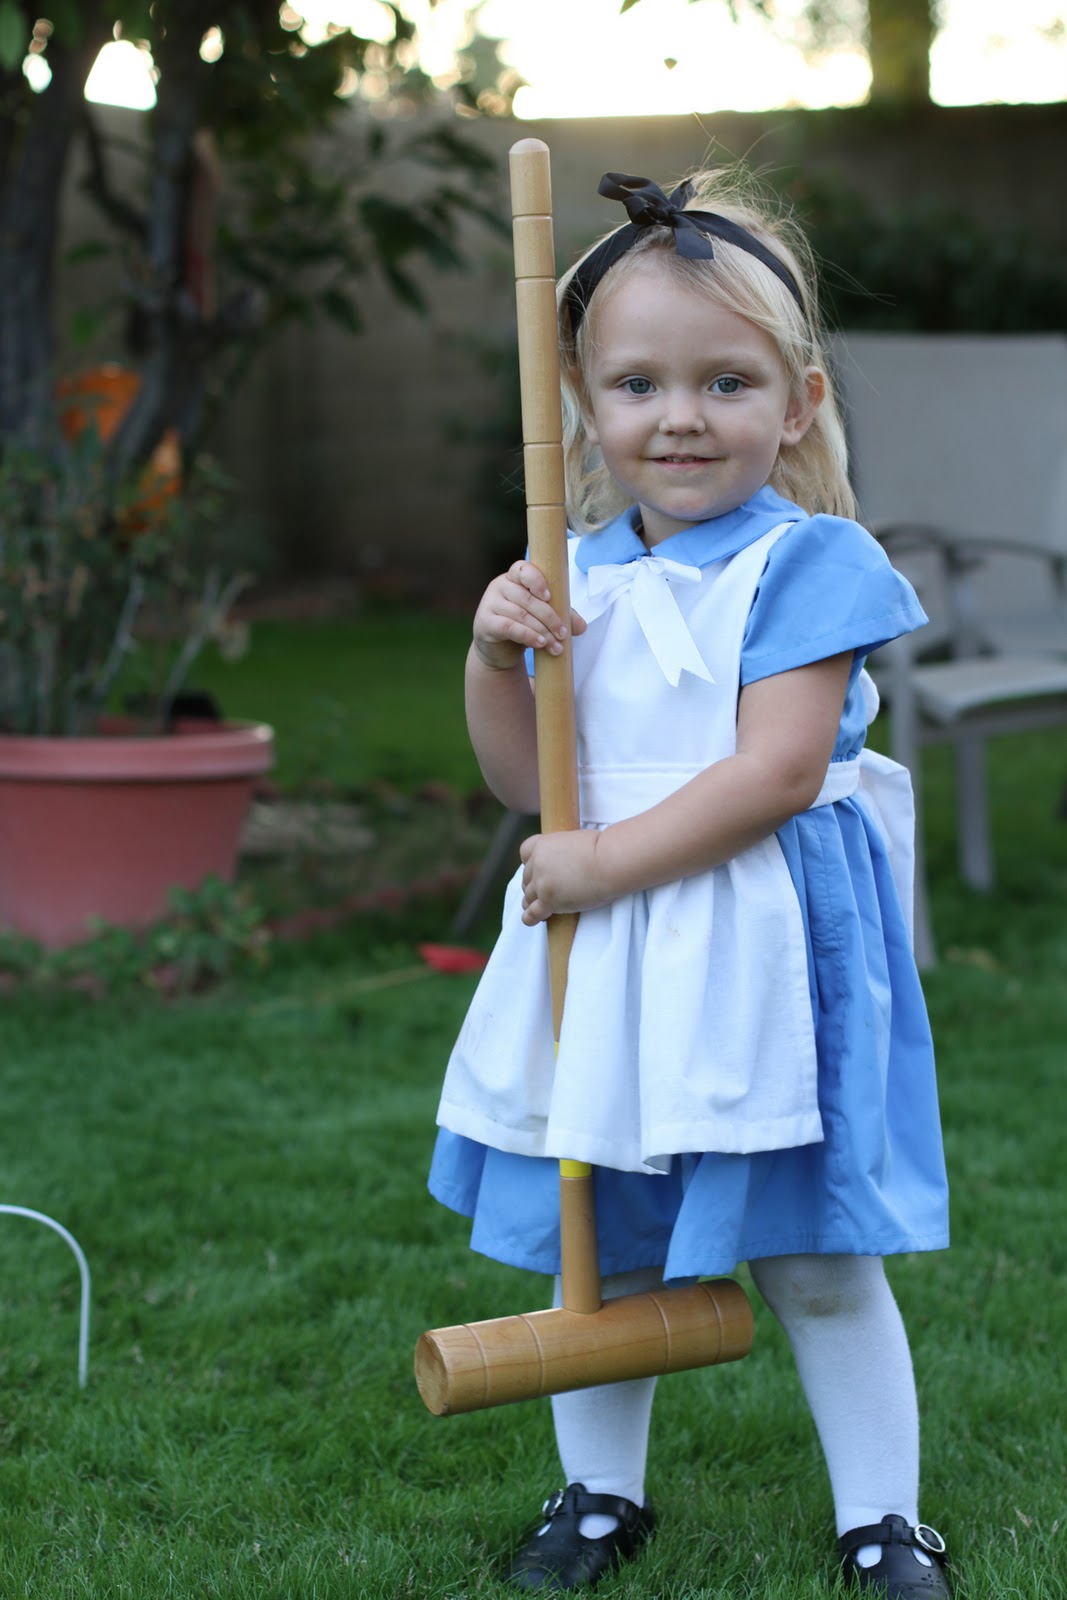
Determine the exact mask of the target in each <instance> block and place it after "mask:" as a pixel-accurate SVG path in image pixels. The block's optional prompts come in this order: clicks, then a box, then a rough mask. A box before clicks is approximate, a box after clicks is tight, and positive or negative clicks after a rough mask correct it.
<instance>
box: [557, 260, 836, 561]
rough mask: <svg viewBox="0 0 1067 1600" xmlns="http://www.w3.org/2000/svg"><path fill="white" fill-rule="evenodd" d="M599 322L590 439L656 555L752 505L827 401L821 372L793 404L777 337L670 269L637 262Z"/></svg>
mask: <svg viewBox="0 0 1067 1600" xmlns="http://www.w3.org/2000/svg"><path fill="white" fill-rule="evenodd" d="M591 316H592V318H593V319H594V326H593V328H592V330H591V331H592V332H593V335H594V338H593V350H592V355H591V357H590V362H589V369H588V374H587V384H588V414H587V417H586V430H587V433H588V435H589V438H590V441H591V442H592V443H594V444H598V445H599V446H600V451H601V454H602V455H603V457H604V462H605V465H606V466H607V468H608V471H609V472H610V473H611V475H612V477H613V478H615V480H616V481H617V482H618V483H621V484H622V485H623V486H624V487H625V489H626V490H627V491H628V492H629V494H630V495H631V496H632V497H633V499H634V500H636V501H637V503H638V504H639V506H640V508H641V517H642V523H643V526H644V532H645V542H646V544H648V545H649V546H650V547H651V546H652V545H655V544H658V543H659V542H660V540H662V539H666V538H669V537H670V535H671V534H673V533H678V532H680V531H681V529H683V528H687V527H689V526H691V525H692V524H693V523H695V522H705V521H707V520H708V519H709V518H711V517H717V516H722V515H723V514H724V513H725V512H727V511H733V510H735V509H736V507H737V506H740V505H743V504H744V502H745V501H746V500H748V499H750V498H751V496H752V495H753V494H755V493H756V491H757V490H758V489H761V488H762V487H763V485H764V484H765V483H766V482H767V479H768V478H769V476H770V474H771V470H772V468H773V466H774V463H775V461H776V460H777V457H778V452H779V449H780V448H781V446H782V445H783V444H795V443H797V441H798V440H799V439H801V438H802V437H803V435H804V434H805V432H806V431H807V429H808V426H809V424H810V422H811V419H812V417H813V416H814V414H815V410H816V407H817V405H818V403H819V400H820V399H821V397H822V374H821V373H820V372H818V371H817V370H816V369H814V368H813V369H811V371H810V372H809V374H808V379H807V387H806V389H805V392H804V393H803V394H802V395H800V396H795V395H793V394H792V393H791V390H790V385H789V379H788V376H787V373H786V370H785V366H784V364H783V362H782V359H781V357H780V355H779V353H778V349H777V347H776V345H775V343H774V340H773V339H772V338H771V336H770V335H769V334H768V333H765V332H764V331H763V329H762V328H758V327H757V326H756V324H755V323H753V322H749V321H748V319H747V318H745V317H742V316H740V315H738V314H737V313H736V312H734V311H730V310H728V309H727V308H726V307H725V306H722V305H720V304H718V302H716V301H714V300H712V299H710V297H709V296H708V295H707V293H705V292H702V291H700V290H698V289H695V288H690V287H689V286H688V285H687V284H685V283H682V282H680V281H679V280H678V279H677V278H676V277H675V276H674V275H673V273H672V272H671V271H670V270H669V268H668V267H667V266H666V265H665V264H664V262H663V261H662V259H657V258H647V259H645V260H643V261H639V262H635V263H634V265H633V267H632V269H631V270H630V271H629V272H627V273H626V275H625V276H624V277H623V278H622V280H621V281H620V283H619V284H618V286H617V287H614V288H611V289H610V291H609V292H608V293H607V294H605V296H604V299H603V302H600V301H595V302H594V305H593V308H592V312H591Z"/></svg>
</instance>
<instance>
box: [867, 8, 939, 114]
mask: <svg viewBox="0 0 1067 1600" xmlns="http://www.w3.org/2000/svg"><path fill="white" fill-rule="evenodd" d="M934 6H935V0H868V4H867V13H868V31H867V49H868V53H869V55H870V60H871V93H870V101H871V104H872V105H881V106H909V105H911V106H915V105H925V104H927V103H928V102H929V99H930V46H931V45H932V44H933V42H934V32H935V28H934V15H933V13H934Z"/></svg>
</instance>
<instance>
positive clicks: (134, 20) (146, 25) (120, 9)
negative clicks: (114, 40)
mask: <svg viewBox="0 0 1067 1600" xmlns="http://www.w3.org/2000/svg"><path fill="white" fill-rule="evenodd" d="M115 12H116V17H117V20H118V22H119V23H120V24H121V26H122V37H123V38H124V39H133V40H137V39H151V38H152V37H153V35H154V34H155V31H156V28H155V24H154V23H153V21H152V6H151V3H150V0H121V3H120V4H118V5H116V7H115Z"/></svg>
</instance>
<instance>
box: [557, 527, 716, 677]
mask: <svg viewBox="0 0 1067 1600" xmlns="http://www.w3.org/2000/svg"><path fill="white" fill-rule="evenodd" d="M586 578H587V583H588V592H589V601H590V603H589V604H588V605H586V606H584V607H583V608H582V609H583V613H584V616H585V620H586V621H587V622H592V621H593V620H594V619H595V618H596V617H599V616H602V615H603V613H604V612H605V611H606V610H607V609H608V607H609V606H612V605H614V603H615V601H616V600H618V598H619V596H620V595H623V594H626V593H627V592H629V594H630V599H631V602H632V604H633V608H634V616H635V617H636V618H637V621H638V623H639V624H640V627H641V632H642V633H643V634H644V636H645V639H646V640H647V642H648V647H649V649H650V650H651V651H652V654H653V655H654V656H655V658H656V660H657V662H658V663H659V666H660V670H661V671H662V673H663V676H664V677H665V678H666V680H667V682H668V683H669V684H670V685H671V687H672V688H677V686H678V681H679V679H680V678H681V676H682V673H683V672H691V673H692V674H693V675H694V677H697V678H703V679H704V681H705V683H714V682H715V679H714V678H713V677H712V675H711V673H710V672H709V671H708V669H707V667H706V666H705V665H704V662H703V659H702V658H701V655H700V651H699V650H698V649H697V647H696V645H695V644H694V642H693V636H692V634H691V633H690V632H689V629H688V628H687V627H686V625H685V619H684V617H683V616H682V613H681V612H680V611H679V609H678V602H677V600H676V599H675V598H674V595H673V594H672V593H671V585H672V584H674V583H699V582H700V568H699V567H688V566H683V565H682V563H681V562H680V561H669V560H668V559H667V558H666V557H665V556H643V557H641V558H640V559H639V560H637V561H627V562H624V563H622V564H615V563H612V562H605V563H603V564H602V565H600V566H593V567H590V569H589V571H588V573H587V574H586Z"/></svg>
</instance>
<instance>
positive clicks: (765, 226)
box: [557, 168, 856, 532]
mask: <svg viewBox="0 0 1067 1600" xmlns="http://www.w3.org/2000/svg"><path fill="white" fill-rule="evenodd" d="M690 181H691V182H692V184H693V194H692V197H691V199H690V200H689V201H688V202H687V204H686V208H685V209H686V210H694V211H714V212H715V213H717V215H719V216H721V217H725V218H727V220H728V221H730V222H734V223H738V224H739V225H740V226H741V227H742V228H744V229H746V230H747V232H749V233H750V234H752V235H753V236H754V237H755V238H756V239H758V240H759V242H760V243H761V244H763V245H764V246H766V248H767V249H769V250H772V251H773V252H774V254H775V255H776V256H777V257H778V259H779V260H780V261H781V262H782V263H783V264H784V266H785V267H787V268H788V270H789V272H790V273H791V274H792V276H793V278H794V279H795V281H796V284H797V286H798V288H799V290H800V294H801V297H802V300H803V309H802V308H801V306H800V304H798V302H797V300H796V299H795V298H794V296H793V295H792V294H791V293H790V291H789V289H788V288H787V287H786V285H785V284H784V283H783V282H782V281H781V280H780V279H779V278H778V277H777V276H776V275H775V273H774V272H772V271H771V269H770V268H769V267H767V266H766V265H765V264H764V263H763V262H762V261H760V260H758V259H757V258H756V257H754V256H752V255H749V254H748V252H747V251H745V250H743V249H741V248H740V247H739V246H737V245H733V244H730V243H728V242H727V241H726V240H723V239H719V238H715V239H713V246H714V251H715V254H714V257H713V258H712V259H710V260H690V259H688V258H687V257H684V256H680V255H679V254H678V251H677V250H676V248H675V238H674V229H673V228H670V227H668V226H666V225H654V226H651V227H647V228H643V229H642V231H641V234H640V236H639V237H638V238H637V240H636V241H635V243H634V244H633V246H632V247H631V248H630V249H629V250H628V251H627V253H626V254H625V255H623V256H621V257H620V258H619V259H618V260H617V261H616V262H615V264H614V265H613V266H612V267H610V268H609V269H608V271H607V273H606V274H605V277H604V278H603V279H602V280H601V282H600V283H599V285H598V287H597V289H596V293H595V296H594V297H593V299H592V301H591V303H590V307H589V312H588V314H587V315H586V316H585V317H584V318H583V319H582V320H581V322H580V324H579V327H578V333H577V338H575V336H574V335H573V333H572V330H571V320H570V314H569V309H568V308H567V307H566V306H565V304H564V296H565V294H566V289H567V285H568V284H569V283H570V280H571V278H572V277H573V275H574V273H575V272H576V271H577V269H578V267H579V266H581V263H582V261H584V260H585V259H586V258H587V257H588V256H589V255H591V254H592V251H593V250H595V249H596V248H597V244H599V243H600V242H601V241H600V240H598V241H597V244H594V245H593V246H592V247H591V248H590V249H589V250H588V251H586V253H585V255H583V256H582V257H581V258H580V260H579V261H577V262H575V264H574V266H573V267H572V268H570V270H569V271H568V272H566V273H564V275H563V277H562V278H561V279H560V282H559V286H558V292H557V303H558V305H559V308H560V314H559V335H560V356H561V366H562V373H563V451H564V465H565V471H566V482H567V515H568V520H569V522H570V525H571V527H572V528H574V529H576V530H577V531H578V532H587V531H589V530H590V529H593V528H598V527H601V526H603V524H604V523H605V522H610V521H611V519H612V518H613V517H617V516H618V515H619V513H620V512H622V511H624V510H625V509H626V507H627V505H628V504H629V503H630V501H629V496H628V495H627V494H626V492H625V491H624V490H623V489H622V488H620V486H619V485H618V484H617V483H616V482H615V480H614V479H613V478H612V477H611V475H610V473H609V472H608V470H607V468H606V467H605V465H604V462H603V460H602V458H601V455H600V451H599V449H598V448H597V447H596V446H595V445H591V444H590V443H589V440H588V438H587V437H586V431H585V422H584V420H583V414H584V413H586V412H587V411H588V398H587V391H586V383H585V374H586V372H587V371H588V363H589V357H590V353H591V351H592V348H593V345H594V342H595V338H596V331H595V324H596V315H597V311H598V310H599V309H601V308H602V306H603V305H604V303H605V301H606V299H607V297H608V296H609V295H610V294H611V292H612V290H613V289H615V288H617V287H618V286H619V284H621V283H622V282H624V280H625V277H626V275H627V274H628V273H629V272H630V271H632V270H633V268H634V267H635V266H636V265H637V263H638V262H639V261H642V260H644V259H646V258H647V257H648V256H649V255H650V253H651V252H653V251H655V252H658V254H659V256H660V257H661V258H662V260H663V262H664V265H665V266H666V267H667V269H668V271H669V272H671V274H672V275H673V276H674V277H675V278H676V279H677V280H678V281H679V282H680V283H683V284H685V285H686V286H688V287H689V288H692V289H697V290H700V291H703V292H704V293H706V294H708V295H709V296H710V297H711V298H712V299H713V300H715V301H716V303H717V304H719V305H721V306H724V307H726V309H727V310H729V311H733V312H736V313H737V314H738V315H740V316H742V317H745V318H747V319H748V321H749V322H753V323H755V325H756V326H757V327H758V328H762V329H763V330H764V331H765V332H766V333H768V334H770V336H771V338H772V339H773V340H774V342H775V345H776V346H777V348H778V352H779V354H780V356H781V358H782V362H783V364H784V366H785V369H786V373H787V375H788V378H789V383H790V388H791V390H792V392H793V393H794V394H800V393H802V391H803V389H804V385H805V374H806V372H807V369H808V368H810V367H816V368H818V369H819V370H820V372H822V374H823V376H824V379H825V385H826V387H825V393H824V396H823V400H822V403H821V405H820V406H819V407H818V409H817V410H816V412H815V416H814V419H813V420H812V423H811V426H810V427H809V428H808V430H807V432H806V433H805V434H804V436H803V438H802V439H800V440H799V442H798V443H796V444H792V445H783V446H782V448H781V450H780V451H779V453H778V459H777V461H776V462H775V464H774V467H773V469H772V471H771V475H770V479H769V482H770V485H771V488H773V489H776V490H777V491H778V493H779V494H781V495H783V496H784V497H785V498H786V499H787V500H792V501H794V502H795V503H796V504H797V505H800V506H802V507H803V508H804V510H805V511H807V512H809V513H811V514H815V513H816V512H820V511H823V512H830V513H832V514H834V515H836V516H844V517H855V515H856V501H855V496H854V495H853V493H852V488H851V485H850V484H849V481H848V453H847V447H846V444H845V430H844V425H843V423H842V420H841V413H840V411H839V409H838V406H837V402H836V400H835V398H834V393H833V387H832V383H831V378H830V374H829V371H828V363H827V359H826V353H825V341H824V338H823V336H822V334H821V331H820V327H819V320H818V306H817V295H816V273H815V265H814V259H813V257H812V253H811V250H810V247H809V245H808V242H807V240H806V238H805V237H804V235H803V233H802V232H801V230H800V229H799V228H798V227H797V226H796V225H795V224H794V223H793V222H792V220H791V219H790V218H789V217H788V216H787V215H785V214H784V213H783V212H782V211H781V209H780V208H774V207H773V206H772V205H770V204H769V203H768V202H767V201H766V200H765V199H764V197H763V196H762V195H761V194H759V193H758V191H757V190H756V188H755V185H754V184H753V182H752V180H751V178H749V177H748V176H747V175H746V174H744V173H741V172H739V171H738V170H737V169H730V168H719V169H708V170H706V171H702V172H697V173H694V174H693V175H692V177H691V179H690ZM614 231H616V230H614V229H613V230H612V232H614Z"/></svg>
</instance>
